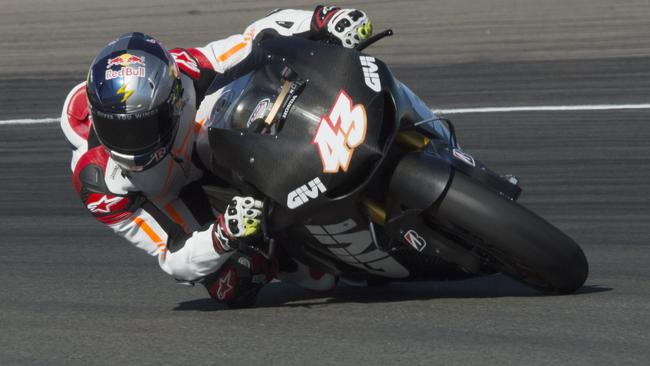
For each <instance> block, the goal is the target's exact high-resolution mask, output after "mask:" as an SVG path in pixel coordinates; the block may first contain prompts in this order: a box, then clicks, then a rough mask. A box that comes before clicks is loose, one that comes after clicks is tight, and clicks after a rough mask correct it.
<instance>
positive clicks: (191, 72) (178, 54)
mask: <svg viewBox="0 0 650 366" xmlns="http://www.w3.org/2000/svg"><path fill="white" fill-rule="evenodd" d="M169 53H171V55H172V56H173V57H174V61H176V65H178V69H179V70H180V71H181V72H182V73H184V74H186V75H188V76H189V77H191V78H192V79H194V80H198V79H199V78H200V77H201V70H205V69H208V70H214V66H213V65H212V63H211V62H210V60H209V59H208V57H207V56H206V55H204V54H203V52H202V51H201V50H200V49H198V48H172V49H171V50H169Z"/></svg>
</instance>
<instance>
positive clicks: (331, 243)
mask: <svg viewBox="0 0 650 366" xmlns="http://www.w3.org/2000/svg"><path fill="white" fill-rule="evenodd" d="M306 228H307V230H309V232H310V233H311V234H312V235H313V236H314V238H315V239H316V240H318V242H319V243H320V244H321V245H323V246H324V247H325V248H327V250H329V251H330V252H331V253H332V254H334V255H336V256H337V257H338V258H339V259H340V260H341V261H343V262H345V263H347V264H349V265H351V266H354V267H356V268H360V269H363V270H364V271H367V272H369V273H372V274H377V275H380V276H384V277H391V278H404V277H407V276H408V275H409V272H408V270H407V269H406V268H404V266H402V265H401V264H400V263H399V262H397V261H396V260H395V259H394V258H393V257H391V256H390V255H389V254H387V253H385V252H382V251H380V250H378V249H377V246H376V245H375V243H374V241H373V239H372V235H371V234H370V231H369V230H367V229H365V230H364V229H361V230H360V229H359V228H358V226H357V223H356V222H355V221H354V220H353V219H348V220H346V221H343V222H340V223H338V224H333V225H323V226H320V225H307V226H306Z"/></svg>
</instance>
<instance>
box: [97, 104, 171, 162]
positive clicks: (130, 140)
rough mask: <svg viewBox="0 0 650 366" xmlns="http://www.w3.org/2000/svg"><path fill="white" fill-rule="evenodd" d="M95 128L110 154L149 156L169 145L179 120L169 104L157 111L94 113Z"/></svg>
mask: <svg viewBox="0 0 650 366" xmlns="http://www.w3.org/2000/svg"><path fill="white" fill-rule="evenodd" d="M92 116H93V126H94V128H95V132H96V133H97V137H98V138H99V141H100V142H101V143H102V145H104V146H105V147H106V148H107V149H108V150H111V151H114V152H117V153H119V154H122V155H131V156H137V155H143V154H149V153H152V152H154V151H156V150H158V149H159V148H160V147H164V146H166V145H167V144H168V143H169V140H170V139H171V138H172V135H173V134H174V133H175V132H176V131H175V130H176V127H177V123H176V121H175V120H174V119H175V118H178V117H177V116H175V114H174V113H172V112H171V111H170V108H169V107H168V105H167V104H165V105H163V106H161V107H160V108H156V109H155V110H153V111H147V112H142V113H132V114H113V113H104V112H100V111H93V113H92Z"/></svg>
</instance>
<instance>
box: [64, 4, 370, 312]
mask: <svg viewBox="0 0 650 366" xmlns="http://www.w3.org/2000/svg"><path fill="white" fill-rule="evenodd" d="M360 28H363V29H360ZM364 32H365V33H369V32H371V26H370V24H369V22H367V18H366V17H365V14H363V13H362V12H359V11H356V10H349V9H339V8H335V7H323V6H319V7H317V8H316V10H315V11H314V12H311V11H301V10H276V11H274V12H272V13H271V14H269V15H268V16H267V17H265V18H263V19H260V20H258V21H256V22H255V23H253V24H252V25H250V26H249V27H248V28H247V29H246V30H245V32H244V33H243V34H241V35H233V36H231V37H229V38H226V39H223V40H219V41H215V42H212V43H209V44H208V45H207V46H205V47H198V48H175V49H172V50H170V53H171V54H172V55H173V57H174V59H175V62H176V65H177V66H178V69H179V70H180V72H181V82H182V88H183V93H182V104H183V108H182V112H181V121H180V125H179V128H178V132H177V133H176V137H175V140H174V142H173V144H172V146H171V149H170V153H168V154H167V155H166V156H165V157H164V158H163V159H162V160H160V161H159V162H158V163H157V164H156V165H155V166H153V167H152V168H149V169H147V170H144V171H139V172H129V171H126V170H122V169H121V168H120V167H119V165H118V164H117V163H116V162H115V161H114V160H113V159H112V158H111V157H110V156H109V154H108V153H107V151H106V149H105V148H104V147H103V146H102V145H101V144H100V143H99V140H98V138H97V136H96V135H95V132H94V129H93V126H92V119H91V118H90V117H89V110H88V100H87V96H86V86H85V83H81V84H79V85H77V86H75V87H74V88H73V89H72V91H71V92H70V93H69V95H68V96H67V98H66V100H65V104H64V106H63V112H62V116H61V128H62V129H63V132H64V134H65V136H66V139H67V140H68V142H69V143H70V146H71V148H72V161H71V170H72V172H73V177H72V180H73V185H74V189H75V191H76V192H77V193H78V195H79V196H80V198H81V199H82V201H83V203H84V205H85V206H86V208H87V209H88V211H90V213H91V214H92V215H93V216H94V217H95V218H96V219H97V220H98V221H100V222H102V223H104V224H106V225H107V226H108V227H109V228H110V229H111V230H113V231H114V232H115V233H116V234H118V235H119V236H121V237H123V238H125V239H126V240H128V241H129V242H131V243H132V244H133V245H135V246H136V247H138V248H140V249H143V250H145V251H146V252H147V253H149V254H150V255H152V256H156V257H157V258H158V263H159V265H160V267H161V268H162V269H163V270H164V271H165V272H167V273H168V274H170V275H171V276H173V277H174V278H176V279H177V280H180V281H197V280H203V281H204V284H205V285H206V287H207V288H208V291H209V292H210V294H211V296H212V297H214V298H215V299H217V300H220V301H224V302H226V303H228V301H235V300H236V299H234V298H235V297H236V296H237V294H238V293H243V294H244V295H243V296H247V297H248V298H250V297H251V294H253V295H252V296H253V297H254V295H255V293H256V292H255V291H252V290H250V289H244V290H241V291H240V290H238V289H237V286H240V285H244V284H245V283H248V284H249V288H252V289H258V288H259V286H252V287H251V286H250V283H251V281H252V280H253V279H255V277H256V276H257V279H258V282H257V284H264V283H266V281H268V280H269V279H270V276H272V275H273V274H274V272H275V271H274V270H273V269H272V268H270V267H273V266H272V265H271V264H269V263H262V264H260V260H259V258H258V257H257V256H256V255H254V254H253V255H250V254H246V253H243V252H241V251H239V250H236V248H232V247H231V246H228V245H225V246H224V245H223V244H224V242H223V240H220V237H219V234H221V235H222V236H221V239H223V238H224V236H223V232H224V231H225V228H224V226H223V224H224V222H223V215H222V216H221V217H219V219H217V218H218V216H219V213H218V212H216V211H214V209H213V208H212V207H211V206H210V203H209V200H208V197H207V195H206V193H205V192H204V190H203V188H202V178H204V176H205V175H206V174H207V173H206V171H205V169H204V167H205V166H209V160H210V157H209V156H210V149H209V144H208V142H207V127H206V120H207V119H208V117H209V111H210V110H211V108H209V107H201V108H199V106H201V103H202V102H203V101H204V99H205V97H206V93H207V90H208V87H209V86H210V85H211V84H212V83H213V81H215V79H219V78H221V79H222V80H231V79H234V78H236V77H238V76H240V75H242V74H245V73H246V72H248V69H247V67H248V66H247V65H248V64H249V63H250V61H251V59H252V58H253V56H254V50H255V42H256V41H257V40H259V39H260V37H268V36H291V35H295V36H302V37H308V38H311V39H318V38H324V37H328V36H334V37H335V38H337V39H339V42H340V43H341V44H343V45H346V46H348V47H350V46H353V45H354V44H356V43H358V42H359V39H360V37H359V35H361V39H363V35H364ZM212 99H214V98H212ZM212 102H216V101H212ZM233 203H235V201H233ZM242 258H244V259H243V260H242ZM242 266H243V267H242ZM294 268H297V270H295V271H294V272H292V273H286V274H284V277H283V274H280V275H279V276H278V277H279V278H281V279H286V280H290V281H292V282H294V283H297V284H299V285H301V286H303V287H306V288H309V289H313V290H328V289H331V288H333V287H334V286H335V278H334V277H333V276H331V275H329V274H325V275H324V274H322V273H317V272H315V271H313V270H310V269H309V268H308V267H306V266H305V265H302V264H300V263H297V265H296V266H294ZM259 274H262V275H263V276H262V277H264V276H266V277H265V278H262V279H260V276H258V275H259ZM237 276H239V277H242V276H244V277H246V281H244V280H243V279H242V278H239V280H238V279H237ZM247 276H248V277H247ZM248 300H250V299H248ZM244 302H247V301H244Z"/></svg>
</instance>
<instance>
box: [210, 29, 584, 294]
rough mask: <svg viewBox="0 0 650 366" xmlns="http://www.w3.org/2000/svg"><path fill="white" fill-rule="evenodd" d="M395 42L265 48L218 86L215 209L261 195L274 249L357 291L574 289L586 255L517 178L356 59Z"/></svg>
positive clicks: (368, 62) (213, 123)
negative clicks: (493, 283) (459, 284)
mask: <svg viewBox="0 0 650 366" xmlns="http://www.w3.org/2000/svg"><path fill="white" fill-rule="evenodd" d="M391 34H392V32H391V31H390V30H388V31H385V32H383V33H380V34H378V35H376V36H374V37H373V38H371V39H369V40H367V41H365V42H363V43H362V44H361V45H360V46H359V47H358V48H357V49H352V50H351V49H345V48H342V47H336V46H332V45H328V44H323V43H318V42H312V41H309V40H305V39H301V38H296V37H276V38H271V39H268V40H264V41H262V42H261V43H260V44H259V50H260V52H261V53H262V56H263V59H264V60H266V61H265V62H264V63H263V64H262V65H260V66H259V67H257V68H256V69H255V71H253V72H251V73H249V74H247V75H246V76H244V77H241V78H239V79H237V80H235V81H233V82H232V83H230V84H229V85H227V86H226V87H225V88H223V89H220V93H221V97H220V98H219V101H218V103H216V104H215V105H214V107H213V109H212V114H211V118H210V122H209V123H210V128H209V140H210V147H211V149H212V150H213V152H214V157H213V161H212V162H211V166H210V167H209V169H210V170H211V171H212V172H213V173H214V174H215V175H216V176H219V177H223V178H224V179H225V182H224V184H223V186H219V185H215V186H212V187H209V188H208V191H209V194H210V196H211V200H212V202H213V204H214V205H215V206H216V207H224V206H225V205H226V204H227V202H228V201H229V199H230V197H232V195H233V193H237V194H242V193H243V194H247V195H253V196H256V197H262V198H264V199H265V209H264V211H265V214H264V222H263V226H264V232H265V236H266V238H267V243H268V246H269V249H268V250H269V252H273V251H274V250H276V248H277V246H282V250H284V251H285V252H286V253H289V255H290V256H292V257H295V258H297V259H299V260H301V261H303V262H304V263H306V264H308V265H311V266H314V267H316V268H319V269H321V270H323V271H325V272H328V273H332V274H335V275H338V276H341V277H342V278H346V279H348V280H351V281H366V282H367V283H369V284H378V283H384V282H388V281H391V280H400V281H405V280H408V281H410V280H458V279H465V278H469V277H473V276H481V275H489V274H494V273H499V272H500V273H504V274H506V275H508V276H511V277H513V278H515V279H517V280H519V281H521V282H523V283H525V284H528V285H530V286H533V287H535V288H538V289H541V290H543V291H546V292H549V293H560V294H566V293H572V292H574V291H576V290H577V289H578V288H580V287H581V286H582V285H583V283H584V282H585V279H586V278H587V272H588V264H587V260H586V258H585V255H584V253H583V251H582V250H581V248H580V247H579V246H578V245H577V244H576V243H575V242H574V241H573V240H572V239H571V238H569V237H568V236H567V235H565V234H564V233H563V232H561V231H560V230H559V229H557V228H556V227H555V226H553V225H551V224H550V223H548V222H547V221H545V220H544V219H542V218H541V217H539V216H537V215H536V214H534V213H533V212H531V211H529V210H528V209H526V208H525V207H522V206H521V205H519V204H518V203H517V198H518V196H519V195H520V193H521V189H520V187H519V186H518V184H517V181H516V178H514V177H513V176H501V175H499V174H496V173H494V172H492V171H491V170H489V169H488V168H487V167H485V166H484V165H483V164H482V163H481V162H479V161H478V160H476V159H475V158H474V157H472V156H471V155H469V154H467V153H466V152H464V151H463V150H462V149H461V148H460V147H459V145H458V143H457V141H456V134H455V132H454V127H453V125H452V124H451V122H450V121H449V120H446V119H443V118H440V117H438V116H436V115H434V114H433V113H431V112H430V111H429V110H428V108H425V106H424V104H423V103H422V102H421V101H420V100H419V99H418V98H417V97H416V96H415V95H414V94H413V93H412V92H410V90H408V88H406V87H405V86H404V85H403V84H401V83H400V82H399V81H398V80H397V79H395V77H394V76H393V75H392V73H391V71H390V70H389V68H388V67H387V66H386V65H385V64H384V63H383V62H381V61H380V60H378V59H376V58H374V57H371V56H368V55H366V54H364V53H362V52H361V51H362V50H363V49H364V48H366V47H367V46H369V45H370V44H372V43H374V42H376V41H377V40H379V39H380V38H382V37H384V36H386V35H391ZM425 109H426V110H427V111H428V112H424V110H425ZM427 113H428V115H427ZM226 187H230V188H226ZM233 188H234V190H235V191H234V192H233V191H232V189H233ZM270 254H271V255H272V253H270Z"/></svg>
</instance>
